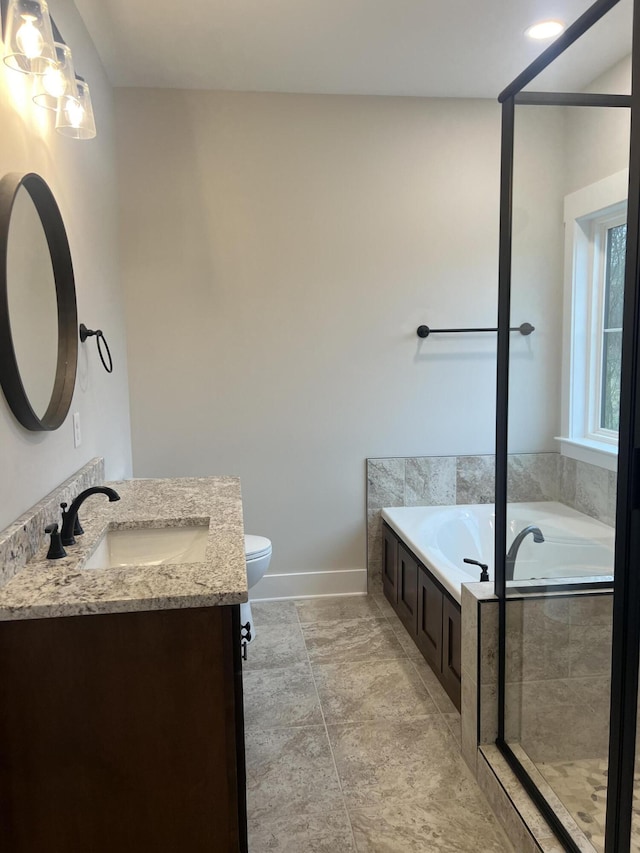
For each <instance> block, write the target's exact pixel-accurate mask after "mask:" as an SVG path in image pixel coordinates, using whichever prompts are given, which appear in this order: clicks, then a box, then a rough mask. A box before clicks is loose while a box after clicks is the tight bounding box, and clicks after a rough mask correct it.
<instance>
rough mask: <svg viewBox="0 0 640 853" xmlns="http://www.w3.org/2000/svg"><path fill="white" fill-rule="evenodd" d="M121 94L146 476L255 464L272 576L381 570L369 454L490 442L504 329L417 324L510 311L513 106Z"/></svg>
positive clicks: (453, 322) (124, 212) (244, 471)
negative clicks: (504, 262) (501, 235)
mask: <svg viewBox="0 0 640 853" xmlns="http://www.w3.org/2000/svg"><path fill="white" fill-rule="evenodd" d="M116 106H117V110H116V115H117V128H118V133H117V139H118V152H119V167H120V169H119V186H120V199H121V238H122V242H121V246H122V261H123V273H124V282H125V299H126V306H127V325H128V329H129V356H130V383H131V398H132V432H133V446H134V473H135V474H136V476H159V475H185V474H189V475H196V474H198V475H206V474H213V473H221V472H227V473H238V474H240V475H241V477H242V483H243V497H244V505H245V515H246V528H247V529H248V530H250V531H253V532H256V533H262V534H265V535H268V536H269V537H270V538H271V539H272V540H273V543H274V558H273V563H272V571H273V572H276V573H278V572H301V571H325V570H332V569H345V568H349V569H351V568H362V569H364V561H365V523H364V520H365V470H364V460H365V458H366V457H367V456H393V455H431V454H458V453H490V452H492V451H493V448H494V431H495V421H494V397H495V394H494V391H495V340H494V338H493V336H475V337H464V336H456V337H454V338H450V339H447V338H444V337H435V336H434V337H433V338H431V339H429V340H427V341H425V342H422V343H419V342H418V339H417V337H416V334H415V330H416V328H417V326H418V325H419V324H420V323H427V324H430V325H432V326H434V327H438V326H465V325H481V326H482V325H485V326H492V325H495V321H496V297H497V250H498V190H499V142H500V122H499V109H498V107H497V105H496V104H494V103H492V102H482V101H475V102H472V101H446V100H420V99H408V98H406V99H402V98H366V97H322V96H320V97H318V96H294V95H264V94H260V95H254V94H231V93H206V92H192V93H190V92H181V91H160V90H132V89H119V90H116ZM531 449H539V447H537V446H536V447H532V448H531Z"/></svg>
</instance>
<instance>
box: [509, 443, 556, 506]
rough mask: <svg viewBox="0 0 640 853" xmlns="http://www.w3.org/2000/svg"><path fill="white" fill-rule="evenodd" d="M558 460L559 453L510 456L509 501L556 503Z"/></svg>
mask: <svg viewBox="0 0 640 853" xmlns="http://www.w3.org/2000/svg"><path fill="white" fill-rule="evenodd" d="M559 458H560V454H559V453H523V454H511V455H510V456H509V458H508V463H507V466H508V467H507V495H508V496H509V501H510V502H511V503H514V502H518V501H557V500H558V496H559V482H558V481H559V477H558V466H559Z"/></svg>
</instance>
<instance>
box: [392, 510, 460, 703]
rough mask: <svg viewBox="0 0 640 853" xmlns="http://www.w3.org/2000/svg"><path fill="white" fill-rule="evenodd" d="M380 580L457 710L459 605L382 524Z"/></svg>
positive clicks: (458, 692) (458, 694) (458, 698)
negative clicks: (391, 578)
mask: <svg viewBox="0 0 640 853" xmlns="http://www.w3.org/2000/svg"><path fill="white" fill-rule="evenodd" d="M389 577H393V578H394V584H391V583H390V582H388V581H387V578H389ZM382 578H383V590H384V594H385V596H386V598H387V599H388V600H389V602H390V603H391V605H392V606H393V608H394V610H395V611H396V613H397V614H398V616H399V618H400V619H401V621H402V623H403V624H404V626H405V628H406V629H407V631H408V632H409V634H410V635H411V637H412V638H413V640H414V642H415V643H416V645H417V646H418V648H419V649H420V651H421V652H422V655H423V656H424V658H425V660H426V661H427V663H428V664H429V665H430V667H431V668H432V669H433V671H434V672H435V674H436V675H437V676H438V679H439V680H440V682H441V684H442V686H443V687H444V689H445V690H446V691H447V693H448V695H449V697H450V698H451V701H452V702H453V703H454V705H455V706H456V708H458V710H460V682H461V669H462V667H461V619H460V605H459V604H458V603H457V601H454V600H453V598H451V596H450V595H449V593H448V592H447V591H446V590H445V589H444V587H443V586H442V585H441V584H440V583H439V582H438V580H437V579H436V578H435V577H434V576H433V574H432V573H431V572H430V571H429V570H428V569H427V568H426V567H425V566H424V565H423V564H422V563H421V562H420V561H419V560H418V559H417V558H416V557H415V556H414V555H413V554H412V553H411V551H410V550H409V549H408V548H407V547H406V545H405V544H404V543H403V542H402V541H401V540H400V539H399V538H398V536H396V534H395V533H394V531H393V530H392V529H391V528H390V527H389V526H388V525H387V524H386V523H385V524H383V551H382Z"/></svg>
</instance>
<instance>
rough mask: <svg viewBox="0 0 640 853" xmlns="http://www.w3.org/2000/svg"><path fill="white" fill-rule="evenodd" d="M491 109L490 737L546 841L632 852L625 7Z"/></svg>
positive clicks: (632, 385) (636, 570)
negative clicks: (522, 328)
mask: <svg viewBox="0 0 640 853" xmlns="http://www.w3.org/2000/svg"><path fill="white" fill-rule="evenodd" d="M615 33H620V34H622V35H621V36H620V39H621V43H620V44H619V49H620V51H621V54H622V55H621V56H620V55H615V56H614V55H613V54H611V57H612V59H611V62H612V63H613V64H610V65H609V66H607V67H606V68H605V69H603V68H602V67H596V66H597V63H596V65H594V70H593V74H592V75H591V76H589V71H588V69H589V65H588V63H589V57H594V58H598V57H600V56H601V55H602V54H603V53H604V52H605V47H604V45H610V44H612V43H615ZM612 34H613V42H612ZM626 39H628V43H627V41H625V40H626ZM578 71H579V73H578ZM567 80H568V81H572V80H577V81H579V82H578V85H577V86H575V88H577V91H574V89H573V88H564V87H563V84H566V81H567ZM499 101H500V103H501V105H502V157H501V219H500V274H499V306H498V382H497V436H496V526H495V532H496V538H495V544H496V549H495V554H496V562H495V589H496V595H497V597H498V599H499V633H500V636H499V690H498V693H499V696H498V701H499V705H498V739H497V745H498V747H499V748H500V750H501V751H502V753H503V755H504V756H505V757H506V759H507V761H508V762H509V764H510V766H511V767H512V769H513V770H514V772H515V773H516V775H517V776H518V778H519V779H520V781H521V783H522V784H523V785H524V787H525V788H526V790H527V791H528V792H529V794H530V795H531V797H532V798H533V799H534V801H535V802H536V803H537V805H538V806H539V808H540V809H541V811H542V812H543V814H544V815H545V817H546V819H547V821H548V822H549V823H550V825H551V826H552V828H553V830H554V831H555V833H556V835H557V836H558V838H559V840H560V841H561V843H562V846H563V849H565V850H568V851H581V850H582V851H584V850H588V849H590V848H589V846H588V845H590V847H591V848H592V849H594V850H596V851H598V853H619V851H630V850H633V851H636V850H637V851H640V819H639V820H638V824H637V825H636V817H635V815H634V809H633V803H634V789H635V781H636V778H638V779H640V776H636V727H637V719H638V715H637V705H638V667H639V663H640V654H639V649H640V394H639V393H638V391H639V390H640V388H639V381H640V258H639V244H640V235H639V209H640V111H639V108H640V0H633V2H632V0H628V2H626V1H625V0H599V2H596V3H595V4H594V5H593V6H591V7H590V8H589V9H588V10H587V11H586V12H585V13H584V14H583V15H582V16H581V17H580V18H579V19H578V20H577V21H576V22H575V23H574V24H573V25H572V26H571V27H569V28H568V29H567V30H566V31H565V33H563V35H561V36H560V37H559V38H558V39H557V40H556V41H555V42H554V43H553V44H552V45H551V46H550V47H549V48H548V49H547V50H546V51H544V52H543V53H542V54H541V56H540V57H539V58H538V59H537V60H536V61H535V62H534V63H532V65H530V66H529V67H528V68H527V69H525V71H523V72H522V74H520V75H519V76H518V77H517V78H516V80H514V81H513V83H512V84H511V85H510V86H509V87H507V89H505V90H504V92H503V93H502V94H501V95H500V97H499ZM524 140H526V142H527V144H526V145H525V144H523V141H524ZM532 140H533V141H534V143H535V144H532ZM524 320H526V321H528V322H531V323H533V325H534V326H535V334H533V335H531V336H527V337H523V336H520V335H518V334H517V333H514V331H513V329H514V328H515V329H517V327H518V326H519V325H520V324H521V323H522V322H523V321H524ZM532 447H534V448H535V450H536V456H537V457H539V458H538V461H537V463H536V464H538V465H540V464H542V466H543V469H544V470H543V475H542V477H541V476H540V471H538V476H537V482H538V483H540V482H542V484H543V485H542V486H541V487H540V493H539V494H537V495H536V500H535V501H533V502H532V501H531V500H530V499H529V501H528V503H527V504H524V503H521V502H520V501H519V500H518V498H519V495H521V494H523V493H524V492H526V491H527V489H526V488H523V480H526V478H527V471H528V469H527V466H528V464H529V462H528V461H527V453H528V452H531V448H532ZM540 458H541V459H542V462H540ZM525 485H526V483H525ZM529 491H530V489H529ZM639 796H640V791H639Z"/></svg>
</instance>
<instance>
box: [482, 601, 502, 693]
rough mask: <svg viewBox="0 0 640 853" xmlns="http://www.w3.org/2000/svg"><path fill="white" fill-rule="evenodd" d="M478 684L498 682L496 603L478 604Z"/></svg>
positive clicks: (485, 602)
mask: <svg viewBox="0 0 640 853" xmlns="http://www.w3.org/2000/svg"><path fill="white" fill-rule="evenodd" d="M478 618H479V619H480V677H479V680H480V684H482V685H486V684H496V683H497V681H498V601H497V599H494V600H492V601H483V602H481V603H480V610H479V615H478Z"/></svg>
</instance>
